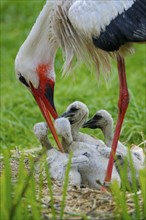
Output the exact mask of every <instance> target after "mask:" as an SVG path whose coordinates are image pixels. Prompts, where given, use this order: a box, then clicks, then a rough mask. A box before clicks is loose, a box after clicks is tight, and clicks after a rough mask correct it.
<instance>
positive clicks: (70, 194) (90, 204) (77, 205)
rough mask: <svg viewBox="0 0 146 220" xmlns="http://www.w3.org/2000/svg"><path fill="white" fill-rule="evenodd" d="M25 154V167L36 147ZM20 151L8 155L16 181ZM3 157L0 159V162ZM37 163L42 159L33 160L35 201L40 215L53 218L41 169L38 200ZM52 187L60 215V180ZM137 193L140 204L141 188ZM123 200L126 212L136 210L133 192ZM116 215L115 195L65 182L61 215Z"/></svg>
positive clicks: (27, 165)
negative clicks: (63, 209) (40, 189)
mask: <svg viewBox="0 0 146 220" xmlns="http://www.w3.org/2000/svg"><path fill="white" fill-rule="evenodd" d="M23 155H24V164H25V167H26V169H27V170H29V160H28V157H29V156H30V155H31V156H33V157H34V160H37V159H36V158H37V155H38V151H29V150H26V151H24V152H23ZM20 157H21V153H20V152H19V153H18V151H13V152H12V154H11V157H10V164H11V170H12V181H13V183H14V184H15V182H16V181H17V174H18V165H19V159H20ZM2 161H3V160H2V159H1V162H2ZM3 166H4V165H3V162H2V163H1V172H2V170H3ZM40 166H42V161H41V165H40V161H37V163H36V164H35V170H34V174H35V178H36V182H37V190H36V195H37V200H38V204H39V203H40V206H41V207H42V216H43V218H44V219H46V220H47V219H52V211H51V197H50V193H49V190H48V183H47V179H46V175H45V172H44V173H43V186H42V198H41V201H40V200H39V187H38V185H39V175H40V172H41V171H40V169H39V168H40ZM52 191H53V196H54V207H55V211H56V215H57V216H58V219H59V214H60V210H61V201H62V193H63V184H62V183H60V182H58V181H55V180H52ZM138 194H139V195H138V196H139V204H140V207H143V199H142V195H141V192H139V193H138ZM126 203H127V207H128V213H131V214H132V213H133V212H134V210H135V204H134V202H133V195H132V193H128V192H127V194H126ZM115 214H116V215H119V217H120V210H118V214H117V210H116V204H115V202H114V198H113V196H112V194H111V192H110V191H107V192H103V191H99V190H95V189H90V188H88V187H84V186H82V187H77V186H71V185H69V186H68V190H67V196H66V206H65V211H64V219H71V220H72V219H83V216H88V217H89V218H91V219H97V220H98V219H113V218H114V217H115Z"/></svg>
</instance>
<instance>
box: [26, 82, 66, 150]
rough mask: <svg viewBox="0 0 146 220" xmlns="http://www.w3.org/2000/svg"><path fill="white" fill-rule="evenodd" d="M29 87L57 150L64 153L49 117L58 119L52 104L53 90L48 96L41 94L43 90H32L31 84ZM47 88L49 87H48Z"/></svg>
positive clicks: (44, 93)
mask: <svg viewBox="0 0 146 220" xmlns="http://www.w3.org/2000/svg"><path fill="white" fill-rule="evenodd" d="M30 86H31V92H32V94H33V96H34V98H35V100H36V102H37V104H38V106H39V108H40V110H41V112H42V114H43V116H44V118H45V120H46V122H47V124H48V126H49V128H50V131H51V133H52V135H53V137H54V140H55V141H56V144H57V146H58V148H59V150H60V151H61V152H64V150H63V148H62V145H61V143H60V140H59V138H58V135H57V133H56V130H55V127H54V124H53V121H52V118H51V116H52V117H53V118H54V119H56V118H57V117H58V114H57V112H56V109H55V106H54V102H53V90H52V91H51V90H50V91H49V92H50V93H51V95H50V94H48V93H46V92H43V90H42V89H41V88H37V89H36V88H34V86H33V85H32V84H30ZM48 86H49V85H48V84H47V85H46V87H48ZM48 88H49V87H48Z"/></svg>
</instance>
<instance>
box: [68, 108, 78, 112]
mask: <svg viewBox="0 0 146 220" xmlns="http://www.w3.org/2000/svg"><path fill="white" fill-rule="evenodd" d="M70 110H71V111H72V112H76V111H77V110H79V109H78V108H77V107H72V108H71V109H70Z"/></svg>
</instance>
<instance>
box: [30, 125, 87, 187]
mask: <svg viewBox="0 0 146 220" xmlns="http://www.w3.org/2000/svg"><path fill="white" fill-rule="evenodd" d="M33 131H34V134H35V136H36V137H37V138H38V140H39V141H40V143H41V145H42V147H47V149H48V150H47V159H46V161H47V163H48V167H49V172H50V175H51V178H53V179H54V180H58V181H60V182H63V181H64V176H65V172H66V166H67V164H68V154H65V153H61V152H60V151H58V150H56V149H55V148H53V147H52V146H51V144H50V142H49V139H48V136H47V135H48V126H47V125H46V123H45V122H40V123H37V124H35V125H34V128H33ZM87 161H88V158H87V157H85V156H84V155H78V157H72V161H71V169H70V172H69V183H70V184H71V185H80V184H81V175H80V173H79V172H78V165H79V164H82V166H84V165H85V164H86V163H87Z"/></svg>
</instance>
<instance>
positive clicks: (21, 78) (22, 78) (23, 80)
mask: <svg viewBox="0 0 146 220" xmlns="http://www.w3.org/2000/svg"><path fill="white" fill-rule="evenodd" d="M19 81H20V82H21V83H23V84H24V85H25V86H27V87H29V85H28V83H27V82H26V79H25V78H24V77H23V76H22V75H21V73H19Z"/></svg>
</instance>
